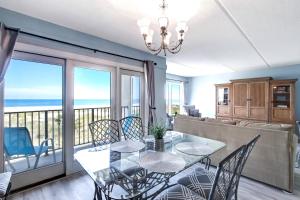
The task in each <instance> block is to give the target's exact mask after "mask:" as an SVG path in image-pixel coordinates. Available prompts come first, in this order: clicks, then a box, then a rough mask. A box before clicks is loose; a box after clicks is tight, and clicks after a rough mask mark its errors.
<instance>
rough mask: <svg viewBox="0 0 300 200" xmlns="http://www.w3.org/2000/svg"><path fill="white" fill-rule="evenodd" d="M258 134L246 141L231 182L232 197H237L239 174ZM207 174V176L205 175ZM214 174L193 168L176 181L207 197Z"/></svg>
mask: <svg viewBox="0 0 300 200" xmlns="http://www.w3.org/2000/svg"><path fill="white" fill-rule="evenodd" d="M259 137H260V135H257V136H256V137H255V138H253V139H252V140H251V141H250V142H248V143H247V144H246V145H245V154H244V156H243V157H242V159H241V164H240V165H239V167H238V169H237V176H236V180H234V182H235V184H233V187H232V190H233V191H234V198H235V199H237V193H238V185H239V181H240V176H241V173H242V171H243V168H244V166H245V164H246V161H247V160H248V158H249V155H250V153H251V152H252V150H253V148H254V146H255V144H256V142H257V140H258V139H259ZM206 176H209V177H206ZM214 177H215V174H214V173H211V172H207V171H206V170H203V169H202V168H197V169H195V172H194V173H192V174H190V175H188V176H186V177H183V178H181V179H179V180H178V183H179V184H181V185H184V186H186V187H188V188H189V189H191V190H193V191H196V192H197V193H200V194H201V195H202V196H204V197H208V195H209V193H210V190H211V187H208V185H210V183H211V180H214Z"/></svg>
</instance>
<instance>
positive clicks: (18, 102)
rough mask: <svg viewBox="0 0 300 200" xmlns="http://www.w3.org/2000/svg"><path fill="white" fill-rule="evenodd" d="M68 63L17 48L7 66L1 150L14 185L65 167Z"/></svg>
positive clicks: (17, 185)
mask: <svg viewBox="0 0 300 200" xmlns="http://www.w3.org/2000/svg"><path fill="white" fill-rule="evenodd" d="M64 63H65V62H64V60H61V59H56V58H50V57H46V56H40V55H34V54H27V53H15V55H14V57H13V59H12V60H11V62H10V65H9V67H8V70H7V73H6V75H5V87H4V130H3V146H4V151H3V152H4V155H3V156H4V170H5V171H11V172H12V173H13V175H14V176H13V186H14V187H15V188H16V187H22V186H25V185H28V184H32V183H35V182H38V181H42V180H43V179H46V178H49V177H53V176H57V175H60V174H63V173H64V163H63V161H64V157H63V155H64V154H63V148H64V115H63V113H64V112H63V88H64V86H63V83H64V81H63V77H64Z"/></svg>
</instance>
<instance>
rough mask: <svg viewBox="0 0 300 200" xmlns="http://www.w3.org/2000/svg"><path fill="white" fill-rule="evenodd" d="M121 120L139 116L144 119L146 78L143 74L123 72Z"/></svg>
mask: <svg viewBox="0 0 300 200" xmlns="http://www.w3.org/2000/svg"><path fill="white" fill-rule="evenodd" d="M120 77H121V78H120V80H121V112H120V113H121V118H124V117H127V116H137V117H142V118H143V113H144V112H143V111H144V109H143V106H142V105H143V102H144V95H143V93H144V90H143V87H144V77H143V73H141V72H135V71H129V70H121V71H120Z"/></svg>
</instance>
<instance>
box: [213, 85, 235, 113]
mask: <svg viewBox="0 0 300 200" xmlns="http://www.w3.org/2000/svg"><path fill="white" fill-rule="evenodd" d="M215 86H216V117H217V118H223V117H230V116H231V95H232V94H231V93H232V85H231V84H216V85H215Z"/></svg>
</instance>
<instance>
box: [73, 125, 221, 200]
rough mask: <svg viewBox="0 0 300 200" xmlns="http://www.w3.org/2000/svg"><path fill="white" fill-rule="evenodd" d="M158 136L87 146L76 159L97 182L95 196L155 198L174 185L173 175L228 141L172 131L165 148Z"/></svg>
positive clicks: (165, 140) (207, 157)
mask: <svg viewBox="0 0 300 200" xmlns="http://www.w3.org/2000/svg"><path fill="white" fill-rule="evenodd" d="M154 141H155V140H154V138H153V137H151V136H146V137H145V138H144V140H143V141H121V142H117V143H113V144H108V145H103V146H99V147H94V148H89V149H84V150H81V151H78V152H76V153H75V155H74V156H75V159H76V160H77V161H78V162H79V164H80V165H81V166H82V168H83V169H84V170H85V171H86V172H87V174H88V175H89V176H90V177H91V178H92V180H93V181H94V183H95V197H96V198H97V199H98V200H100V199H102V195H101V193H102V194H104V195H105V197H106V199H152V198H153V197H154V196H156V194H158V193H159V192H160V191H162V190H164V189H165V188H167V187H169V186H170V185H171V183H170V181H169V179H170V178H171V177H173V176H174V175H176V174H178V173H179V172H181V171H183V170H185V169H187V168H189V167H191V166H192V165H194V164H196V163H198V162H202V161H203V160H205V159H209V157H210V156H211V155H212V154H214V153H216V152H217V151H219V150H221V149H222V148H224V147H225V146H226V144H225V143H223V142H221V141H217V140H212V139H208V138H203V137H198V136H194V135H190V134H185V133H181V132H175V131H168V132H167V134H166V135H165V137H164V145H163V147H162V148H161V149H157V148H155V142H154Z"/></svg>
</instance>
